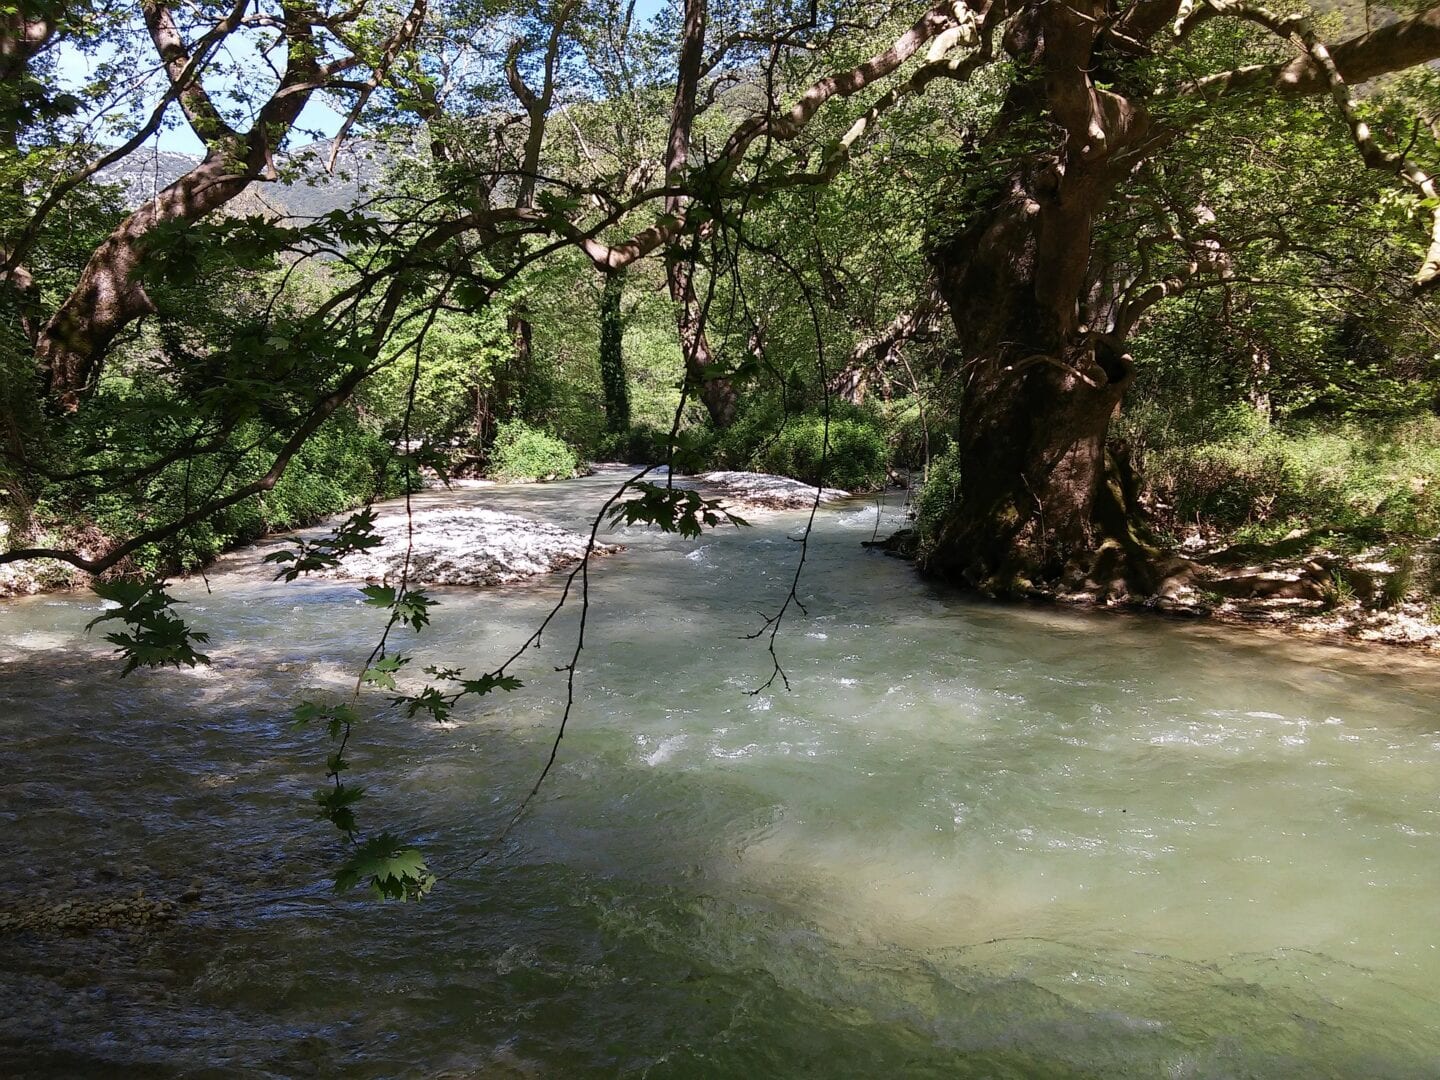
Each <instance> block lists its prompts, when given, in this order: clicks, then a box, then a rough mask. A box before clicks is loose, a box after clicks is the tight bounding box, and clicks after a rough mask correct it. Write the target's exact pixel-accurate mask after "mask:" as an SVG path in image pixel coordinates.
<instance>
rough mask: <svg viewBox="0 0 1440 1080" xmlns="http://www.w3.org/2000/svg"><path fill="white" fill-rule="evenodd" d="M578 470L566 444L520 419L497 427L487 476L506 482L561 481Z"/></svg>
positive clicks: (572, 451)
mask: <svg viewBox="0 0 1440 1080" xmlns="http://www.w3.org/2000/svg"><path fill="white" fill-rule="evenodd" d="M579 468H580V461H579V458H578V457H577V456H576V454H575V451H574V450H573V449H572V448H571V447H570V446H569V444H567V443H566V442H564V441H563V440H561V439H557V438H556V437H555V436H554V435H551V434H549V433H547V432H544V431H540V430H539V429H537V428H533V427H531V426H530V425H529V424H527V423H525V422H524V421H523V420H510V421H507V422H506V423H503V424H501V425H500V428H499V430H498V432H497V433H496V435H495V442H494V445H492V446H491V448H490V470H489V471H490V476H491V477H492V478H494V479H496V480H503V481H506V482H509V483H515V482H521V481H528V480H558V479H563V478H565V477H569V476H574V475H575V474H576V473H577V472H578V471H579Z"/></svg>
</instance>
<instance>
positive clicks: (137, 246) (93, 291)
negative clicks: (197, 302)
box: [35, 150, 259, 409]
mask: <svg viewBox="0 0 1440 1080" xmlns="http://www.w3.org/2000/svg"><path fill="white" fill-rule="evenodd" d="M258 174H259V170H258V169H256V170H254V175H258ZM251 179H252V174H251V173H250V172H237V171H236V168H235V163H234V161H233V160H232V159H230V157H229V155H228V154H227V153H225V152H223V151H215V150H212V151H211V152H210V153H209V154H208V155H206V157H205V160H204V161H202V162H201V163H200V164H199V165H197V166H196V167H195V168H194V169H192V170H191V171H190V172H188V173H186V174H185V175H184V176H182V177H181V178H180V179H179V180H177V181H175V183H173V184H171V185H170V186H169V187H168V188H166V189H165V190H164V191H162V192H160V194H159V195H158V196H156V197H155V198H154V199H153V200H151V201H150V202H147V203H145V204H144V205H142V206H141V207H139V208H138V209H137V210H135V212H134V213H132V214H131V215H130V216H129V217H127V218H126V219H125V220H124V221H123V222H121V224H120V225H119V227H117V228H116V229H115V231H114V232H112V233H111V234H110V235H109V236H107V237H106V238H105V240H104V241H103V242H102V243H101V245H100V246H99V247H98V248H97V249H96V250H95V252H94V254H93V255H92V256H91V257H90V261H89V262H88V263H86V264H85V269H84V270H83V271H82V272H81V274H80V280H79V282H78V283H77V284H76V286H75V288H74V289H73V290H72V291H71V293H70V295H69V296H68V297H67V298H66V299H65V301H64V303H62V304H61V305H60V307H59V308H58V309H57V310H56V312H55V314H54V315H53V316H52V317H51V319H50V321H49V322H48V323H47V324H46V325H45V327H44V329H43V330H42V331H41V332H40V336H39V340H38V341H37V342H36V348H35V352H36V358H37V360H38V362H39V367H40V372H41V377H42V379H43V380H44V383H45V387H46V390H47V392H48V393H49V394H50V396H51V397H52V398H53V399H54V400H55V401H56V403H57V404H59V405H60V406H61V407H62V408H64V409H74V408H75V407H76V406H77V405H78V404H79V401H80V398H81V397H82V396H83V395H84V394H85V392H86V391H87V390H88V389H89V387H90V386H91V384H92V383H93V381H94V379H95V377H96V375H97V374H98V371H99V365H100V361H101V359H102V358H103V357H104V355H105V353H106V351H107V350H108V349H109V347H110V344H111V343H112V342H113V341H114V340H115V337H116V335H118V334H119V333H120V331H121V330H123V329H124V328H125V327H126V326H128V325H129V324H130V323H132V322H134V321H135V320H136V319H138V318H140V317H142V316H144V315H149V314H151V313H153V312H154V311H155V305H154V303H153V302H152V301H151V299H150V297H149V295H148V294H147V293H146V292H145V287H144V286H143V285H142V284H141V283H140V281H139V279H138V278H137V277H136V271H137V270H138V269H139V267H140V263H141V260H142V259H143V257H144V252H143V241H144V238H145V236H146V235H147V234H148V233H149V232H150V231H151V230H152V229H153V228H154V227H155V226H156V225H157V224H160V223H162V222H167V221H195V220H198V219H199V218H201V217H204V216H205V215H206V214H208V213H210V212H211V211H212V210H216V209H218V208H219V207H222V206H224V205H225V204H226V203H228V202H229V201H230V200H231V199H233V198H235V197H236V196H237V195H239V194H240V192H241V191H243V190H244V189H245V186H246V185H247V184H249V183H250V181H251Z"/></svg>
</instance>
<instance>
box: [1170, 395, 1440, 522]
mask: <svg viewBox="0 0 1440 1080" xmlns="http://www.w3.org/2000/svg"><path fill="white" fill-rule="evenodd" d="M1144 475H1145V476H1146V478H1147V482H1148V484H1149V486H1150V489H1151V491H1152V492H1153V493H1154V498H1155V500H1156V501H1157V502H1158V503H1159V504H1161V507H1162V513H1163V515H1164V518H1165V519H1166V520H1167V521H1168V522H1169V524H1170V527H1171V528H1172V529H1174V530H1181V529H1184V528H1185V527H1186V526H1187V525H1193V524H1202V525H1205V526H1207V527H1210V528H1216V529H1221V530H1225V531H1233V532H1235V533H1236V534H1237V535H1239V536H1241V537H1242V538H1243V537H1255V538H1275V537H1278V536H1282V535H1285V534H1287V533H1289V532H1292V531H1294V530H1303V531H1309V530H1313V529H1317V528H1319V529H1324V530H1330V531H1333V532H1336V533H1342V534H1348V535H1351V536H1354V537H1356V538H1358V539H1364V540H1370V541H1379V540H1384V539H1397V540H1398V539H1406V538H1408V539H1412V540H1418V539H1425V538H1428V537H1431V536H1434V535H1435V534H1436V533H1437V532H1440V418H1437V417H1422V418H1417V419H1414V420H1407V421H1398V422H1392V423H1388V424H1382V425H1377V424H1374V423H1361V422H1357V421H1350V422H1344V423H1338V424H1335V423H1319V422H1315V421H1296V422H1293V423H1290V424H1287V425H1283V426H1275V427H1265V426H1262V425H1259V424H1255V425H1253V426H1252V427H1250V428H1249V429H1248V430H1243V431H1237V432H1235V433H1233V434H1230V435H1227V436H1225V437H1223V438H1220V439H1217V440H1215V441H1209V442H1201V443H1196V444H1171V445H1166V446H1163V447H1157V448H1152V449H1151V450H1150V452H1149V453H1148V454H1147V455H1146V457H1145V459H1144Z"/></svg>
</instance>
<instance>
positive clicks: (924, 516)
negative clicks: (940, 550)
mask: <svg viewBox="0 0 1440 1080" xmlns="http://www.w3.org/2000/svg"><path fill="white" fill-rule="evenodd" d="M959 502H960V447H958V446H956V445H955V444H953V443H952V444H951V445H950V446H947V447H946V448H945V450H944V451H942V452H941V453H940V454H939V455H938V456H937V457H935V458H933V459H931V461H930V473H929V476H927V477H926V480H925V483H924V484H923V485H922V486H921V487H920V490H919V491H918V492H917V493H916V495H915V533H916V535H917V537H918V539H919V547H918V550H919V552H920V554H921V556H922V557H923V556H924V555H925V553H927V552H928V551H929V550H930V549H931V548H932V547H933V546H934V543H935V538H936V537H937V536H938V535H939V532H940V527H941V525H943V524H944V522H945V519H946V518H947V517H949V516H950V514H951V513H952V512H953V511H954V509H955V507H956V506H957V505H958V504H959Z"/></svg>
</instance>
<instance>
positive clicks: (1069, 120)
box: [923, 4, 1156, 593]
mask: <svg viewBox="0 0 1440 1080" xmlns="http://www.w3.org/2000/svg"><path fill="white" fill-rule="evenodd" d="M1084 6H1085V5H1082V7H1084ZM1090 6H1092V7H1094V9H1095V10H1093V11H1088V10H1084V11H1082V10H1078V9H1077V8H1068V7H1067V8H1063V9H1062V8H1060V7H1058V6H1054V5H1050V6H1044V7H1037V8H1033V9H1031V10H1030V11H1028V12H1026V13H1025V14H1023V15H1022V16H1021V17H1020V19H1019V20H1017V22H1016V24H1014V25H1013V26H1012V28H1011V30H1010V33H1009V35H1008V37H1007V41H1006V46H1007V49H1008V51H1010V53H1011V55H1012V56H1014V57H1015V58H1016V59H1017V60H1019V61H1021V62H1024V63H1028V64H1031V65H1033V66H1034V67H1035V68H1036V69H1038V70H1039V71H1040V72H1041V74H1040V75H1039V76H1038V77H1037V78H1036V79H1034V80H1033V81H1031V82H1030V83H1028V84H1021V85H1018V86H1017V87H1016V88H1015V89H1014V90H1013V91H1012V93H1011V95H1010V99H1009V101H1007V103H1006V106H1005V108H1004V110H1003V111H1002V114H1001V120H1000V123H1001V124H1002V125H1008V126H1011V127H1012V128H1018V127H1019V126H1020V125H1024V124H1033V123H1035V122H1036V120H1037V118H1038V117H1040V116H1041V115H1044V116H1047V117H1048V118H1051V119H1052V120H1053V121H1054V122H1057V123H1058V124H1060V125H1061V126H1062V127H1063V133H1062V134H1061V138H1063V145H1060V146H1056V147H1055V149H1054V150H1053V151H1051V152H1048V153H1040V154H1036V155H1033V156H1032V157H1031V158H1030V159H1029V160H1028V161H1027V162H1026V163H1025V164H1023V165H1021V166H1020V167H1018V168H1017V169H1016V171H1015V172H1013V173H1012V174H1011V175H1010V176H1009V177H1008V178H1007V180H1006V182H1005V185H1004V188H1003V190H1002V193H1001V194H1000V195H999V196H998V197H997V198H996V201H995V202H994V203H993V204H992V206H991V207H990V208H989V209H988V210H987V211H985V212H983V213H982V214H981V215H980V216H979V218H978V220H976V221H975V222H974V223H973V224H971V225H970V226H969V227H968V228H966V229H964V230H963V231H961V232H960V233H959V234H958V235H956V236H954V237H952V238H951V239H950V240H948V241H947V242H944V243H941V244H939V245H937V246H936V248H935V249H934V251H933V253H932V262H933V265H934V267H935V271H936V275H937V280H938V286H939V289H940V292H941V295H942V296H943V297H944V298H945V301H946V303H947V305H948V306H949V309H950V314H951V317H952V319H953V321H954V324H955V330H956V333H957V336H958V338H959V350H958V353H957V356H958V359H959V361H960V363H961V365H962V369H963V370H962V374H963V390H962V397H961V406H960V417H959V435H958V440H957V441H958V448H959V457H960V497H959V500H958V502H957V504H956V506H955V507H953V508H952V510H951V511H950V512H949V513H948V516H947V517H946V518H945V520H944V521H943V522H942V523H941V525H940V527H939V529H938V531H937V534H936V535H935V536H934V537H932V538H931V541H930V543H929V544H928V546H927V552H926V554H925V556H924V558H923V565H924V567H925V568H926V569H928V570H929V571H931V572H933V573H936V574H939V575H941V576H944V577H947V578H951V579H953V580H956V581H959V582H962V583H964V584H967V585H969V586H971V587H974V588H977V589H980V590H982V591H985V592H990V593H1004V592H1025V591H1029V590H1032V589H1047V588H1051V587H1053V586H1056V585H1064V586H1066V587H1071V588H1077V587H1085V586H1086V585H1087V584H1088V585H1090V586H1092V587H1098V588H1101V589H1106V590H1114V589H1120V588H1128V589H1150V588H1153V587H1154V585H1155V576H1156V572H1155V567H1154V565H1153V559H1152V558H1151V556H1152V555H1153V554H1154V553H1153V552H1152V551H1151V550H1150V549H1149V547H1148V545H1146V544H1144V543H1143V542H1142V541H1141V538H1142V533H1143V531H1142V530H1140V529H1139V528H1138V527H1136V526H1134V525H1133V523H1132V522H1131V521H1128V520H1125V519H1126V517H1127V516H1128V514H1122V515H1121V519H1120V520H1116V515H1115V514H1114V513H1113V512H1109V511H1111V510H1113V508H1114V505H1115V499H1114V498H1112V497H1110V496H1112V495H1113V494H1114V492H1112V491H1111V490H1110V486H1109V484H1110V481H1111V479H1113V477H1112V475H1111V473H1112V469H1111V466H1112V465H1113V463H1112V462H1111V461H1110V459H1109V458H1108V457H1107V453H1106V441H1107V436H1108V432H1109V425H1110V420H1111V418H1112V417H1113V415H1114V414H1115V411H1116V409H1117V407H1118V405H1119V403H1120V400H1121V398H1122V397H1123V395H1124V393H1125V390H1126V388H1127V387H1128V386H1129V385H1130V382H1131V380H1132V377H1133V366H1132V363H1131V359H1130V357H1129V356H1128V355H1127V354H1126V352H1125V350H1124V341H1123V337H1117V336H1115V335H1113V334H1106V333H1104V332H1101V331H1098V330H1097V329H1095V328H1092V327H1090V326H1086V325H1084V324H1083V323H1082V319H1081V311H1082V299H1083V298H1084V297H1085V296H1086V295H1087V294H1088V292H1089V291H1090V290H1089V285H1090V271H1091V250H1092V241H1093V231H1094V223H1095V220H1096V218H1097V216H1098V215H1099V214H1100V213H1101V212H1102V211H1103V209H1104V207H1105V205H1106V203H1107V201H1108V200H1109V198H1110V196H1111V195H1112V193H1113V192H1114V190H1115V188H1116V186H1117V185H1118V184H1119V183H1120V182H1121V181H1122V180H1123V179H1124V178H1125V177H1126V176H1127V175H1129V173H1130V171H1131V170H1132V169H1133V167H1134V163H1135V161H1136V158H1137V155H1138V153H1139V152H1140V150H1141V148H1143V147H1144V146H1145V145H1146V144H1147V140H1149V139H1150V138H1151V137H1152V133H1151V131H1150V125H1149V120H1148V118H1147V117H1146V115H1145V114H1144V112H1143V110H1141V109H1139V108H1138V107H1136V106H1135V105H1133V104H1132V103H1131V102H1129V101H1127V100H1125V99H1123V98H1120V97H1118V96H1117V95H1114V94H1111V93H1108V92H1105V91H1102V90H1099V89H1097V88H1095V87H1094V86H1093V84H1092V83H1091V81H1090V78H1089V75H1088V69H1089V68H1090V67H1091V66H1092V49H1093V43H1094V39H1095V34H1096V30H1095V27H1096V26H1098V25H1099V24H1100V22H1101V20H1100V18H1099V16H1100V15H1101V14H1102V11H1101V7H1102V5H1098V4H1096V5H1090ZM1122 486H1123V485H1122ZM1119 505H1120V507H1121V508H1122V509H1126V508H1128V509H1133V500H1126V499H1125V498H1123V496H1122V497H1121V498H1120V499H1119ZM1106 550H1109V551H1116V552H1118V553H1119V556H1120V557H1119V558H1118V559H1115V558H1108V559H1104V560H1102V559H1101V558H1100V554H1101V552H1102V551H1106ZM1102 562H1106V563H1109V564H1110V565H1109V566H1107V567H1105V568H1104V574H1103V576H1104V577H1105V578H1107V579H1108V580H1105V581H1099V580H1096V575H1097V573H1099V571H1100V569H1101V563H1102Z"/></svg>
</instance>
